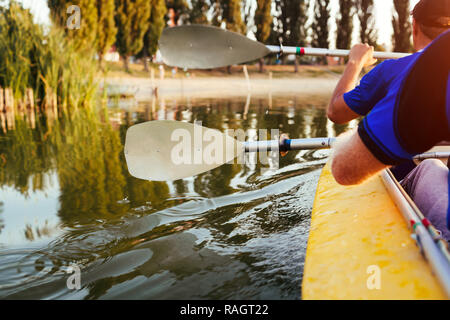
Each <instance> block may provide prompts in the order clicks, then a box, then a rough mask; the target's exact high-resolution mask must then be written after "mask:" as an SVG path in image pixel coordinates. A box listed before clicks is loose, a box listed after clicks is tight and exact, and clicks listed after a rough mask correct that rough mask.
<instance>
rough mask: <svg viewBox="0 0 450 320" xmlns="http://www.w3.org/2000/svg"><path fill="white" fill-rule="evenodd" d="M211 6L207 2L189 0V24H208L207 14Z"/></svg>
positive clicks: (204, 0)
mask: <svg viewBox="0 0 450 320" xmlns="http://www.w3.org/2000/svg"><path fill="white" fill-rule="evenodd" d="M210 5H211V3H210V1H208V0H191V6H192V8H191V10H190V12H189V18H188V21H189V23H192V24H208V23H209V21H208V17H207V13H208V10H209V6H210Z"/></svg>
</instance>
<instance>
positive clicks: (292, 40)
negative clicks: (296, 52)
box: [275, 0, 308, 46]
mask: <svg viewBox="0 0 450 320" xmlns="http://www.w3.org/2000/svg"><path fill="white" fill-rule="evenodd" d="M275 6H276V9H277V12H278V13H279V14H278V16H277V17H276V18H275V19H276V21H277V26H276V28H275V32H276V34H277V35H278V37H281V38H282V40H283V44H284V45H289V46H304V45H305V44H306V20H307V11H308V4H307V2H306V1H305V0H275Z"/></svg>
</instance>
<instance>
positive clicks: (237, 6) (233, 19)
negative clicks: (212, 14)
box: [221, 0, 247, 33]
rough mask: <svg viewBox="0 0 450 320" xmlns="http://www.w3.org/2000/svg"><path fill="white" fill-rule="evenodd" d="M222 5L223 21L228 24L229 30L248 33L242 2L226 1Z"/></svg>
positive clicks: (239, 0)
mask: <svg viewBox="0 0 450 320" xmlns="http://www.w3.org/2000/svg"><path fill="white" fill-rule="evenodd" d="M221 4H222V8H223V9H222V20H223V21H224V22H225V23H226V27H227V29H228V30H231V31H234V32H238V33H246V31H247V28H246V25H245V24H244V21H243V20H242V7H241V0H225V1H221Z"/></svg>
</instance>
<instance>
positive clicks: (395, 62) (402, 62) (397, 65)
mask: <svg viewBox="0 0 450 320" xmlns="http://www.w3.org/2000/svg"><path fill="white" fill-rule="evenodd" d="M419 55H420V52H416V53H413V54H411V55H409V56H406V57H403V58H399V59H389V60H385V61H383V62H382V63H380V64H379V65H378V67H380V69H385V70H387V71H390V72H392V71H395V70H397V69H404V68H405V67H407V66H408V65H410V64H411V62H413V61H415V59H416V58H417V57H418V56H419Z"/></svg>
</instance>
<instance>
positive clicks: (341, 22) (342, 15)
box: [336, 0, 354, 49]
mask: <svg viewBox="0 0 450 320" xmlns="http://www.w3.org/2000/svg"><path fill="white" fill-rule="evenodd" d="M353 9H354V2H353V0H339V15H338V18H337V19H336V25H337V26H338V28H337V37H336V48H338V49H349V48H350V45H351V42H352V33H353V13H354V12H353Z"/></svg>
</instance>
